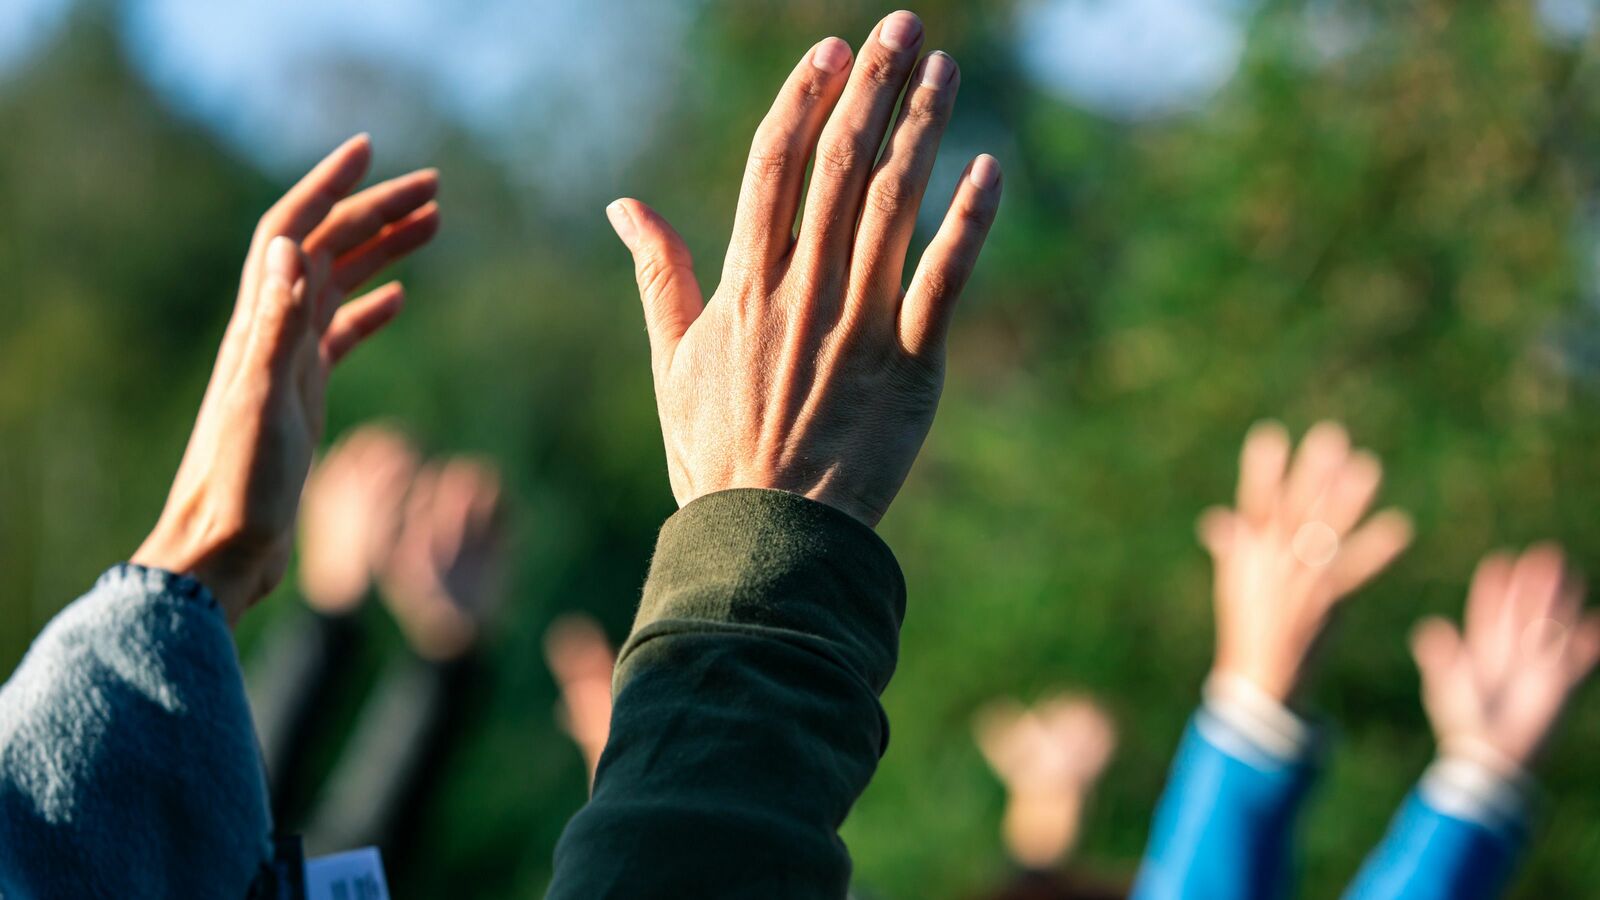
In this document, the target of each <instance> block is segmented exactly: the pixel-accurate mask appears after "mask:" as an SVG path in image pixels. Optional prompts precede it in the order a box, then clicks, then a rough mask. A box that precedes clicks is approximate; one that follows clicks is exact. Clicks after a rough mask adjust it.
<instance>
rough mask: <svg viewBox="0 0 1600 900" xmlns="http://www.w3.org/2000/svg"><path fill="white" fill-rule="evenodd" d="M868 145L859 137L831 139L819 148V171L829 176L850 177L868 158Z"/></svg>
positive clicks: (834, 177)
mask: <svg viewBox="0 0 1600 900" xmlns="http://www.w3.org/2000/svg"><path fill="white" fill-rule="evenodd" d="M868 152H869V151H868V150H867V148H866V146H865V145H864V144H863V143H862V142H861V141H860V140H857V139H852V140H844V141H830V142H828V143H827V144H824V145H822V146H821V147H819V148H818V149H817V166H816V168H817V173H818V174H820V175H823V176H825V177H827V178H832V179H843V178H848V177H849V176H850V175H851V174H852V173H853V172H855V170H856V169H858V168H860V166H861V164H862V163H863V162H864V161H865V160H866V159H867V154H868Z"/></svg>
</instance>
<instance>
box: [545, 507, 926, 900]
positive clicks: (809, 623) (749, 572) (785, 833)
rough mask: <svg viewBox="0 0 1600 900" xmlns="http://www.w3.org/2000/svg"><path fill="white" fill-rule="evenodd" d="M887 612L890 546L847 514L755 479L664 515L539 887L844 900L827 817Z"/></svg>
mask: <svg viewBox="0 0 1600 900" xmlns="http://www.w3.org/2000/svg"><path fill="white" fill-rule="evenodd" d="M904 614H905V582H904V581H903V579H902V578H901V575H900V570H899V567H898V565H897V564H896V563H895V560H894V556H893V555H892V554H891V553H890V552H889V549H888V547H887V546H886V545H885V544H884V543H883V542H882V541H881V540H880V539H879V538H878V536H877V535H876V534H875V533H873V531H872V530H871V529H870V528H868V527H866V526H865V525H863V524H861V523H860V522H858V521H856V520H855V519H853V518H851V517H850V516H848V515H846V514H845V513H842V512H839V511H837V510H835V509H833V508H831V507H828V506H825V505H823V504H820V503H816V502H814V501H811V500H807V499H805V498H803V497H799V496H796V495H793V494H787V493H781V492H777V491H761V490H736V491H725V492H721V493H717V494H712V495H709V496H706V497H702V498H700V499H699V500H696V501H694V502H693V503H691V504H689V505H688V506H686V507H684V508H683V509H682V510H680V511H679V512H678V513H677V514H676V515H674V516H673V517H672V518H671V519H669V520H668V521H667V523H666V525H665V526H664V527H663V528H662V530H661V535H660V538H659V540H658V542H657V545H656V553H655V557H654V559H653V560H652V562H651V567H650V577H649V580H648V582H647V583H646V585H645V590H644V598H643V601H642V602H641V605H640V609H639V615H638V618H637V619H636V621H635V623H634V628H633V633H632V635H631V636H630V637H629V638H628V640H627V642H626V643H625V644H624V646H623V649H622V652H621V654H620V656H619V659H618V663H617V672H616V676H615V681H614V691H615V693H616V704H615V707H614V710H613V714H612V723H611V738H610V741H609V743H608V744H607V745H606V750H605V753H604V755H603V756H602V757H601V760H600V769H599V773H598V776H597V777H596V780H595V790H594V796H593V799H592V800H591V801H590V802H589V804H588V805H587V806H586V807H584V808H583V810H581V811H580V812H579V813H578V815H577V816H576V817H574V818H573V820H572V822H571V823H570V824H569V825H568V826H567V830H566V833H565V834H564V835H563V836H562V838H561V841H560V843H559V844H558V845H557V847H556V854H555V875H554V879H553V881H552V884H551V889H550V896H551V897H556V898H567V897H583V898H590V897H689V896H759V897H843V896H845V893H846V889H847V887H848V883H849V879H850V858H849V855H848V853H847V852H846V851H845V848H844V845H843V842H842V841H840V839H839V836H838V828H839V825H840V823H842V822H843V821H844V818H845V815H846V814H847V813H848V812H849V811H850V807H851V806H852V805H853V804H854V803H855V800H856V798H857V797H859V796H860V794H861V792H862V790H864V789H865V788H866V786H867V782H868V781H869V780H871V778H872V774H873V771H874V770H875V769H876V767H877V764H878V759H879V758H880V756H881V755H882V754H883V751H884V748H885V746H886V745H887V742H888V738H889V728H888V721H887V719H886V718H885V716H884V712H883V708H882V706H881V705H880V704H879V702H878V696H879V694H880V693H881V692H882V691H883V689H884V687H885V686H886V685H887V684H888V681H889V678H890V676H891V674H892V673H893V671H894V665H895V659H896V654H897V652H898V647H899V629H900V622H901V619H902V618H903V616H904Z"/></svg>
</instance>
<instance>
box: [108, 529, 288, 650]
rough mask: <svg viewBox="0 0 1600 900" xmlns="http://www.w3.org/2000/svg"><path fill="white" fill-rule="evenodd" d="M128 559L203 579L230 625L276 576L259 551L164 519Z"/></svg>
mask: <svg viewBox="0 0 1600 900" xmlns="http://www.w3.org/2000/svg"><path fill="white" fill-rule="evenodd" d="M286 559H287V557H285V561H286ZM128 561H129V562H131V563H133V564H134V565H138V566H144V567H146V568H150V569H160V570H162V571H166V572H170V573H172V574H174V575H185V576H188V577H190V578H193V579H195V580H196V581H198V582H200V583H201V584H202V585H204V586H205V588H206V590H207V591H209V592H210V593H211V596H212V597H213V598H215V599H216V601H217V605H218V606H219V607H221V608H222V611H223V613H224V614H225V615H226V617H227V620H228V624H229V625H230V626H232V625H234V624H235V623H237V622H238V621H239V617H240V616H242V615H244V612H245V610H247V609H248V608H249V607H250V605H251V604H252V603H254V602H255V600H256V599H258V598H259V597H261V596H262V595H263V594H265V593H266V591H267V590H269V589H270V588H271V586H272V584H273V582H274V581H275V580H276V579H275V578H273V577H272V576H271V575H270V574H268V573H269V572H270V570H271V569H272V564H271V563H270V561H267V560H263V559H261V558H260V557H259V556H258V555H256V554H241V553H238V552H237V551H234V550H232V549H231V547H230V545H228V544H227V543H226V542H219V541H216V540H211V539H208V538H207V537H206V536H205V531H204V529H188V528H181V527H175V526H172V525H169V524H164V523H158V524H157V526H156V528H155V530H153V531H152V532H151V533H150V536H149V537H147V538H145V540H144V543H142V544H140V545H139V549H138V550H136V551H134V554H133V556H131V557H130V558H129V560H128Z"/></svg>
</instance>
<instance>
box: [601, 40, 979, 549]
mask: <svg viewBox="0 0 1600 900" xmlns="http://www.w3.org/2000/svg"><path fill="white" fill-rule="evenodd" d="M922 39H923V32H922V23H921V22H920V21H919V20H918V19H917V17H916V16H914V15H912V14H911V13H908V12H903V11H902V12H896V13H893V14H892V15H890V16H888V17H887V18H885V19H884V20H883V21H882V22H880V23H879V24H878V26H877V27H876V28H875V29H873V32H872V34H871V36H869V37H868V39H867V42H866V44H865V45H864V46H863V48H862V50H861V55H860V58H859V59H858V60H856V62H855V65H854V68H853V70H852V67H851V50H850V47H849V45H848V44H846V43H845V42H844V41H842V40H839V39H838V38H828V39H826V40H824V41H822V42H821V43H819V44H817V45H816V46H814V47H812V48H811V50H810V51H808V52H807V53H806V55H805V57H804V58H802V59H801V60H800V63H799V65H798V66H797V67H796V68H795V70H794V72H793V73H792V74H791V75H790V76H789V80H788V82H787V83H786V84H785V85H784V87H783V89H782V91H781V92H780V93H779V95H778V98H777V101H776V102H775V103H774V104H773V106H772V109H771V111H770V112H769V113H768V114H767V117H766V119H765V120H764V121H763V122H762V123H761V126H760V128H759V129H758V130H757V132H756V137H755V142H754V145H753V147H752V148H751V151H750V159H749V164H748V165H747V166H746V169H745V176H744V187H743V190H742V192H741V194H740V197H739V206H738V212H737V214H736V217H735V221H734V230H733V241H732V244H731V246H730V247H729V249H728V255H727V259H726V262H725V263H724V265H723V271H722V281H721V284H720V285H719V286H718V288H717V291H716V293H715V295H714V296H713V297H712V298H711V300H710V301H709V302H706V301H705V300H704V299H703V295H702V293H701V290H700V286H699V284H698V283H697V281H696V279H695V274H694V270H693V268H692V265H691V261H690V258H689V252H688V249H687V248H686V247H685V246H684V244H683V241H682V240H681V239H680V238H679V237H678V235H677V233H676V232H675V231H673V229H672V228H671V226H669V225H668V224H667V223H666V222H665V221H664V220H663V219H662V218H661V217H660V216H658V215H657V214H656V213H655V212H653V211H652V210H650V209H649V208H648V207H646V206H645V205H644V204H642V203H639V202H637V201H635V200H619V201H617V202H616V203H614V204H612V205H611V206H610V207H609V208H608V210H607V213H608V215H609V216H610V219H611V222H612V225H613V227H615V229H616V231H617V234H618V235H619V236H620V237H621V239H622V240H623V242H624V243H625V244H627V246H628V248H629V250H630V251H632V253H633V258H634V264H635V269H636V273H637V276H638V282H639V290H640V294H641V295H642V298H643V301H644V312H645V324H646V327H647V329H648V331H649V334H650V346H651V357H652V360H653V369H654V374H655V388H656V401H657V406H658V408H659V411H660V414H661V426H662V432H663V436H664V438H665V443H666V453H667V469H668V474H669V477H670V479H671V482H672V490H673V494H674V495H675V496H676V497H677V500H678V503H679V505H680V506H681V505H684V504H687V503H688V502H689V501H691V500H694V499H695V498H697V497H700V496H702V495H705V494H709V493H712V492H714V491H721V490H726V489H729V488H741V487H744V488H775V489H779V490H785V491H791V492H794V493H798V494H803V495H805V496H808V497H811V498H813V499H815V500H819V501H821V502H823V503H827V504H830V505H832V506H834V507H837V508H839V509H841V510H844V511H845V512H847V513H849V514H850V515H852V516H855V517H856V518H857V519H860V520H861V521H863V522H865V523H867V524H868V525H876V524H877V522H878V520H879V519H880V518H881V517H882V516H883V513H884V511H885V510H886V509H887V508H888V506H889V503H890V501H891V500H893V499H894V496H895V494H896V493H897V492H898V491H899V489H900V485H901V484H902V483H903V482H904V480H905V477H906V474H907V472H908V471H909V469H910V467H911V463H912V461H913V460H914V459H915V458H916V455H917V451H918V450H919V449H920V448H921V446H922V442H923V439H924V438H925V437H926V436H927V432H928V429H929V427H930V426H931V424H932V422H933V415H934V411H935V408H936V407H937V406H938V402H939V394H940V391H941V389H942V386H943V378H944V355H945V354H944V347H945V335H946V332H947V330H948V327H949V323H950V315H951V311H952V310H953V309H954V307H955V303H956V298H957V296H958V295H959V294H960V293H961V289H962V287H963V286H964V285H965V284H966V281H967V278H968V276H969V275H970V274H971V272H972V269H973V266H974V265H975V263H976V262H977V257H978V252H979V250H980V249H981V247H982V245H983V242H984V238H985V236H986V235H987V233H988V230H989V226H990V225H991V223H992V222H993V221H994V216H995V212H996V210H997V209H998V207H999V202H1000V167H999V165H998V163H997V162H996V161H995V160H994V159H993V158H992V157H989V156H979V157H978V158H977V159H975V160H974V161H973V162H972V163H971V165H969V166H968V168H967V170H966V172H965V173H964V175H963V176H962V178H961V182H960V185H959V186H958V187H957V189H956V192H955V198H954V200H953V201H952V203H951V205H950V210H949V213H948V214H947V215H946V217H945V220H944V224H943V226H942V227H941V228H940V230H939V233H938V235H937V236H936V237H935V238H934V239H933V242H932V244H931V245H930V246H929V247H928V249H927V252H926V253H925V254H924V255H923V258H922V262H921V264H920V266H919V267H918V269H917V272H916V274H915V275H914V276H913V277H912V279H911V282H910V287H909V288H908V289H903V287H902V279H903V277H904V266H905V262H906V253H907V249H908V248H909V246H910V243H911V238H912V233H913V231H914V230H915V226H916V222H917V212H918V210H919V208H920V207H921V203H922V195H923V192H924V190H925V189H926V187H927V184H928V179H929V175H930V173H931V172H932V170H933V163H934V157H935V155H936V154H937V152H938V147H939V141H940V138H941V136H942V135H943V133H944V129H945V125H946V123H947V122H948V121H949V119H950V114H951V111H952V109H953V108H954V105H955V97H956V88H957V86H958V85H959V83H960V74H959V72H958V71H957V68H956V64H955V61H954V60H952V59H951V58H950V57H949V56H946V55H944V54H942V53H933V54H931V55H929V56H927V57H925V58H923V59H922V60H921V61H920V63H919V61H918V53H919V51H920V48H921V46H922ZM908 78H909V84H908V82H907V79H908ZM902 88H904V91H905V100H904V103H903V105H902V107H901V111H900V115H899V117H898V118H897V119H896V120H895V121H894V122H892V123H891V121H890V118H891V115H892V114H893V113H894V109H895V103H896V100H897V99H899V97H900V94H901V91H902ZM886 134H887V136H888V145H887V147H886V148H885V149H884V150H883V151H882V153H881V154H880V153H879V147H880V146H883V143H884V137H885V135H886ZM813 156H815V160H816V162H815V166H814V168H813V170H812V176H811V184H810V189H809V191H808V192H806V193H805V196H804V197H803V198H802V189H803V187H804V185H805V178H806V164H807V162H808V161H809V160H811V159H812V158H813ZM802 199H804V202H805V214H804V217H803V221H802V223H801V225H800V229H799V234H798V237H796V234H795V227H794V226H795V216H796V213H797V212H799V210H800V205H801V201H802Z"/></svg>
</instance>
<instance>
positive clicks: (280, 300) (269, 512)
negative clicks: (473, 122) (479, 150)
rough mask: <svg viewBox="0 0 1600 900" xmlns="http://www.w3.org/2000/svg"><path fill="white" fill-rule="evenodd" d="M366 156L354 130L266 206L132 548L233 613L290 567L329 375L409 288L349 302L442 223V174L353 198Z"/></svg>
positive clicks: (413, 177) (136, 558)
mask: <svg viewBox="0 0 1600 900" xmlns="http://www.w3.org/2000/svg"><path fill="white" fill-rule="evenodd" d="M371 160H372V146H371V142H370V140H369V139H368V138H367V137H366V136H365V135H362V136H358V137H355V138H352V139H351V140H349V141H347V142H345V143H344V144H343V145H342V146H340V147H339V148H338V149H337V150H335V151H333V153H331V154H330V155H329V156H328V157H327V158H326V159H324V160H323V161H322V162H321V163H319V164H318V165H317V166H316V168H314V169H312V171H311V173H310V174H308V175H307V176H306V177H305V178H304V179H302V180H301V181H300V183H298V184H296V185H295V186H294V187H293V188H291V189H290V191H289V192H288V193H287V194H285V195H284V197H283V198H282V199H281V200H279V201H278V202H277V203H276V204H275V205H274V206H273V207H272V209H270V210H268V211H267V213H266V215H264V216H262V218H261V221H260V223H259V225H258V226H257V228H256V233H255V236H254V239H253V240H252V241H251V244H250V249H249V252H248V254H247V256H246V258H245V265H244V273H243V277H242V278H241V280H240V284H239V296H238V300H237V302H236V304H235V306H234V311H233V316H232V318H231V319H230V320H229V322H228V327H227V331H226V332H225V334H224V335H223V339H222V347H221V350H220V351H219V353H218V355H217V362H216V365H215V368H214V369H213V371H212V374H211V380H210V383H209V384H208V386H207V388H206V394H205V398H204V400H203V401H202V402H201V405H200V412H199V415H198V416H197V417H196V419H195V427H194V432H193V434H192V435H191V437H190V439H189V444H188V448H187V449H186V450H185V451H184V455H183V461H182V463H181V464H180V465H179V467H178V473H177V476H176V478H175V479H174V481H173V485H172V490H171V493H170V494H169V496H168V498H167V503H166V506H165V508H164V509H163V510H162V513H161V516H160V519H159V520H158V521H157V523H156V526H155V528H154V530H152V531H151V533H150V536H149V537H148V538H146V539H145V541H144V543H143V544H142V545H141V546H140V547H139V549H138V551H137V552H135V553H134V554H133V557H132V561H133V562H135V563H139V564H142V565H147V566H153V567H157V568H162V569H167V570H170V571H173V572H180V573H186V574H190V575H193V576H195V577H196V578H198V579H199V580H200V582H201V583H203V584H204V585H205V586H206V587H207V588H209V589H210V591H211V593H212V594H213V596H215V597H216V599H217V602H218V603H219V604H220V605H221V607H222V609H223V611H224V612H225V613H226V615H227V617H228V621H229V622H230V623H232V622H236V621H237V620H238V618H239V617H240V616H241V615H243V614H244V612H245V610H247V609H248V608H249V607H250V606H251V605H252V604H254V603H255V602H256V601H257V600H259V599H260V598H261V597H263V596H264V595H265V594H266V593H267V592H268V591H270V590H271V589H272V588H273V587H274V586H275V585H276V584H277V583H278V581H279V580H280V579H281V578H282V577H283V573H284V569H285V568H286V566H287V565H288V560H289V554H290V549H291V546H292V544H293V540H294V534H293V532H294V521H295V513H296V510H297V508H298V506H299V501H300V491H301V488H302V486H303V485H304V484H305V479H306V474H307V469H308V468H309V467H310V465H311V454H312V449H313V448H314V447H315V446H316V444H317V442H318V440H320V439H321V437H322V428H323V412H324V403H325V398H326V391H327V386H328V378H329V375H330V374H331V373H332V371H333V369H334V367H335V366H336V365H338V363H339V361H340V360H341V359H343V358H344V357H345V355H346V354H348V353H349V352H350V351H351V350H352V349H354V348H355V347H356V346H358V345H359V344H361V343H362V342H363V341H365V340H366V339H368V338H369V337H371V336H372V335H373V334H375V333H376V332H378V331H379V330H380V329H382V328H383V326H385V325H386V324H388V323H389V322H390V321H391V320H392V319H393V318H394V317H395V315H396V314H398V313H399V311H400V307H401V305H402V303H403V302H404V296H405V295H404V292H403V291H402V289H401V287H400V285H399V284H398V283H391V284H387V285H384V286H383V287H380V288H377V289H376V290H373V291H371V292H370V293H367V294H364V295H362V296H359V297H357V298H355V299H353V300H349V301H348V302H347V301H346V298H347V297H348V296H349V295H350V294H351V293H352V292H353V291H354V290H355V289H356V288H358V287H360V286H361V284H362V283H364V282H365V281H367V280H368V279H370V278H371V277H372V276H373V275H376V274H377V273H378V272H379V271H380V270H382V269H383V268H384V267H385V266H387V265H389V264H390V263H392V262H394V261H395V260H398V259H400V258H402V257H404V256H406V255H408V254H410V253H411V252H413V251H414V250H416V249H417V248H419V247H421V246H422V245H423V244H426V243H427V242H428V241H429V240H430V239H431V238H432V237H433V235H434V233H435V232H436V231H437V230H438V226H439V209H438V205H437V204H436V203H435V201H434V196H435V194H436V193H437V191H438V176H437V173H435V172H433V171H432V170H423V171H418V172H412V173H411V174H409V175H404V176H401V177H399V178H396V179H393V180H391V181H386V182H383V183H381V184H378V185H375V186H373V187H370V188H367V189H366V190H364V191H361V192H360V193H357V194H354V195H352V194H351V192H352V191H354V190H355V187H356V185H357V184H359V183H360V181H361V179H362V177H363V176H364V175H365V174H366V172H367V168H368V166H369V165H370V164H371Z"/></svg>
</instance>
